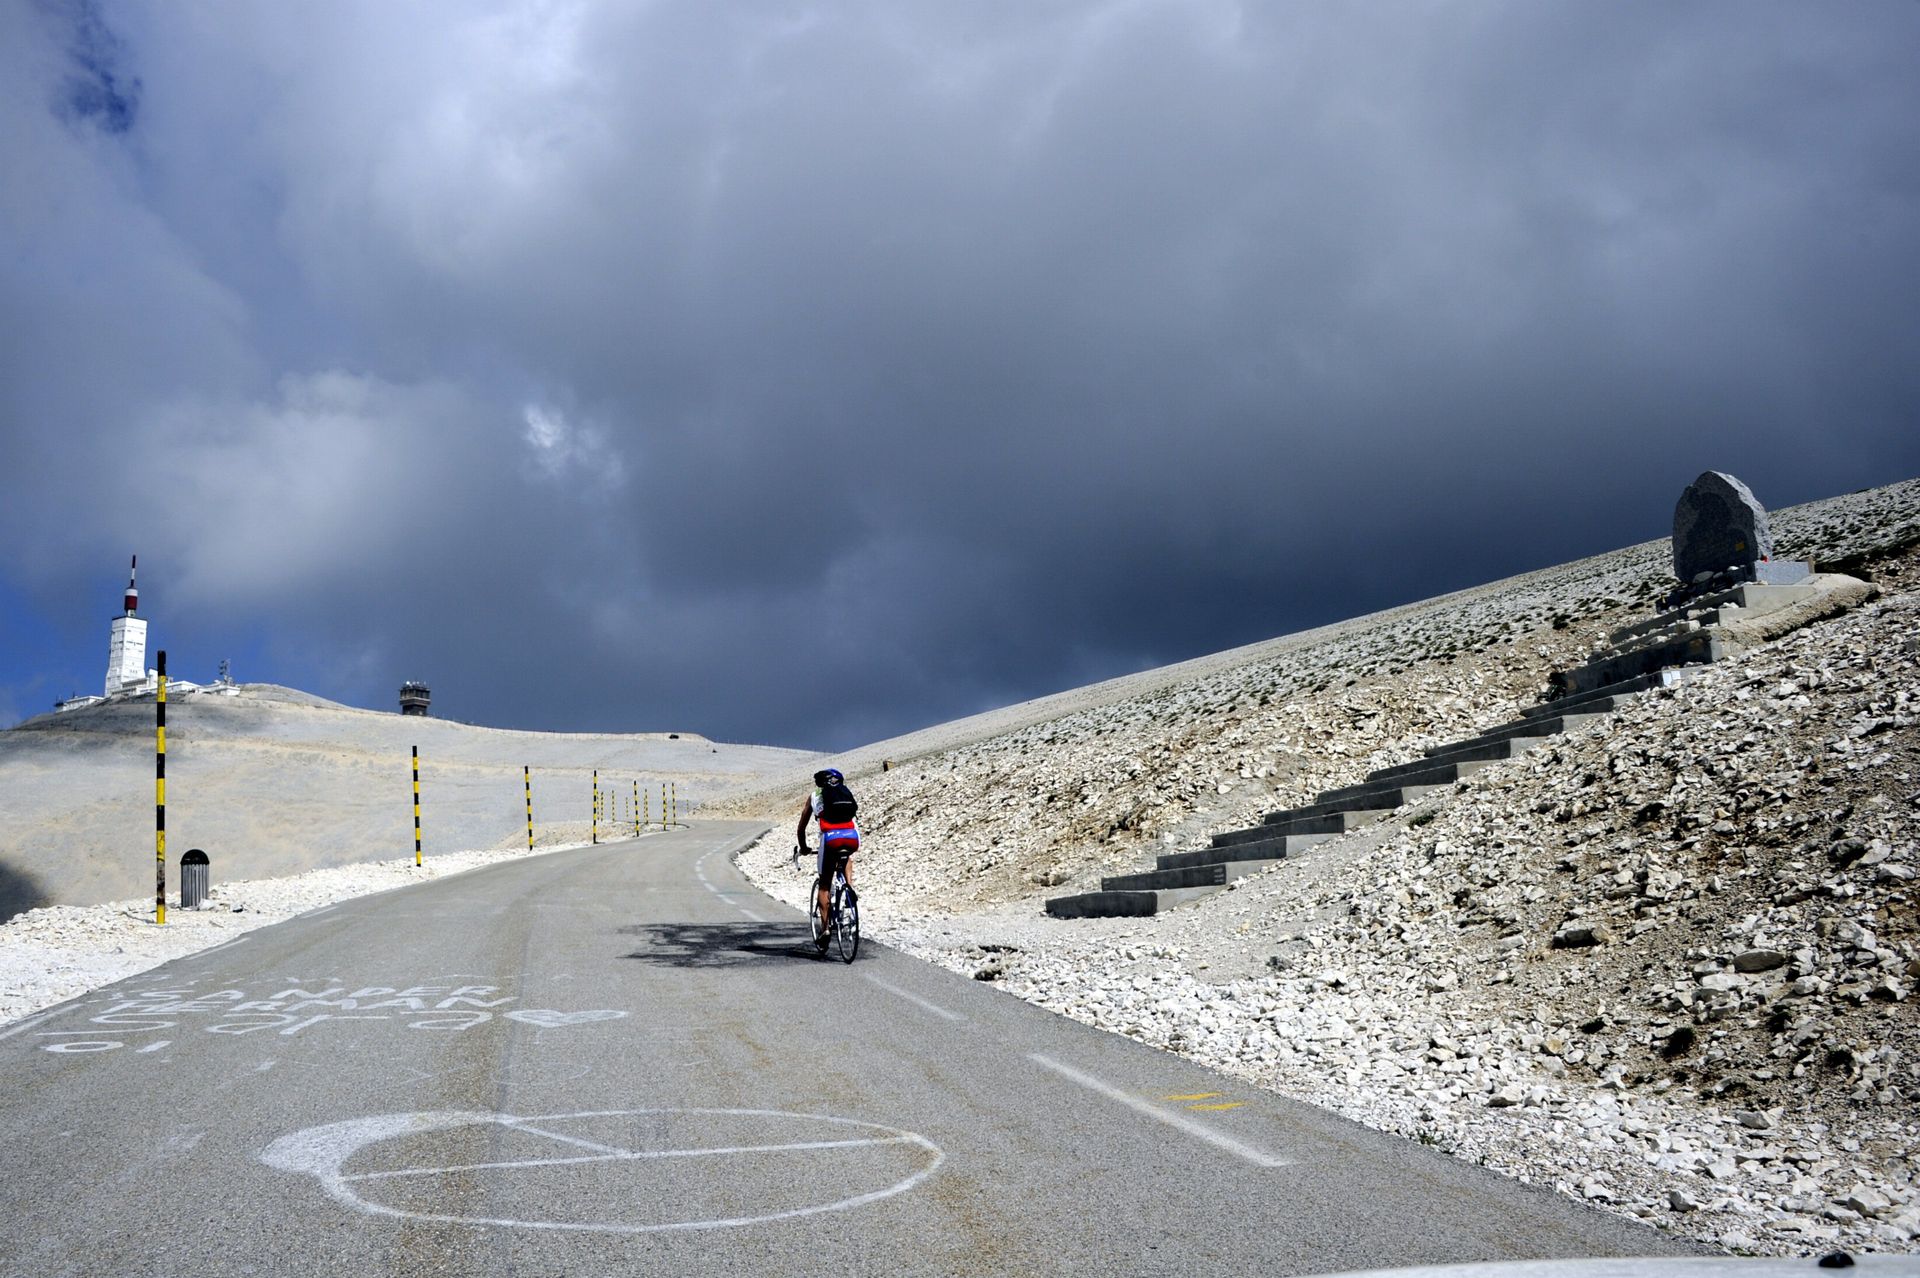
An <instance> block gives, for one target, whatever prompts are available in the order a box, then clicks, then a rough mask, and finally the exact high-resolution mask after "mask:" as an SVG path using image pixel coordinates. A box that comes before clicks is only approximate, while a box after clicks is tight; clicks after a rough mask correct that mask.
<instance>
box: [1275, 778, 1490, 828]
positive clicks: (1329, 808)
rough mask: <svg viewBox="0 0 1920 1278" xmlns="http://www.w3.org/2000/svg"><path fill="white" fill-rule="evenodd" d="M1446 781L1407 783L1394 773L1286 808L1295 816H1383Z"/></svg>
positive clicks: (1299, 817) (1443, 787)
mask: <svg viewBox="0 0 1920 1278" xmlns="http://www.w3.org/2000/svg"><path fill="white" fill-rule="evenodd" d="M1450 784H1452V778H1448V779H1447V780H1446V781H1439V782H1435V783H1433V784H1431V785H1422V784H1419V783H1417V782H1412V783H1410V782H1409V781H1408V780H1407V779H1406V778H1404V777H1395V778H1394V779H1393V780H1391V781H1362V782H1361V783H1360V784H1359V785H1350V786H1345V787H1343V788H1341V789H1338V790H1328V791H1326V792H1325V793H1324V794H1322V795H1321V796H1320V798H1319V799H1318V800H1316V801H1315V802H1313V803H1309V804H1307V805H1306V806H1305V807H1303V808H1293V809H1290V811H1291V812H1292V814H1293V818H1294V819H1295V820H1305V819H1307V818H1309V817H1317V816H1327V815H1329V814H1331V813H1334V812H1371V813H1373V814H1374V815H1375V816H1385V815H1386V814H1387V813H1389V812H1391V811H1393V810H1394V809H1395V808H1404V807H1405V806H1407V804H1409V803H1412V802H1413V801H1414V800H1416V799H1418V798H1420V797H1421V796H1422V795H1426V794H1430V793H1432V792H1433V791H1435V790H1441V789H1445V788H1446V787H1447V786H1448V785H1450Z"/></svg>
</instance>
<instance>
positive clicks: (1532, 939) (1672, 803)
mask: <svg viewBox="0 0 1920 1278" xmlns="http://www.w3.org/2000/svg"><path fill="white" fill-rule="evenodd" d="M1774 527H1775V533H1776V543H1777V549H1778V553H1779V554H1781V555H1782V556H1783V557H1784V556H1789V555H1792V556H1796V557H1800V558H1811V559H1814V560H1816V561H1820V562H1822V563H1823V564H1824V565H1832V566H1836V567H1839V568H1840V569H1842V570H1843V571H1848V572H1852V573H1854V574H1855V575H1859V576H1866V577H1870V578H1871V579H1873V580H1874V581H1875V583H1876V584H1877V585H1878V587H1879V588H1880V590H1881V592H1882V593H1881V597H1880V598H1879V599H1877V600H1875V601H1874V602H1872V603H1869V604H1867V605H1866V606H1864V607H1862V608H1859V609H1857V610H1856V611H1854V612H1853V613H1850V614H1847V615H1844V616H1841V617H1838V618H1834V619H1831V620H1827V621H1823V622H1818V623H1816V624H1814V625H1812V626H1809V627H1807V628H1806V629H1804V630H1801V631H1798V632H1795V633H1793V634H1791V635H1788V636H1786V637H1785V638H1782V639H1780V640H1778V641H1776V642H1773V643H1770V644H1766V645H1763V646H1761V647H1758V648H1755V649H1753V650H1750V651H1747V652H1743V653H1741V654H1739V655H1738V656H1736V657H1734V658H1733V659H1731V660H1728V661H1726V662H1724V663H1721V664H1718V665H1715V666H1712V667H1708V668H1706V669H1705V671H1704V672H1703V673H1701V674H1700V676H1699V677H1698V678H1697V679H1695V680H1694V681H1693V682H1691V683H1688V684H1686V685H1684V686H1682V687H1680V688H1677V689H1672V690H1667V691H1663V692H1660V693H1655V694H1650V695H1647V696H1644V697H1641V698H1639V699H1637V700H1636V701H1634V702H1632V703H1630V704H1629V705H1627V706H1626V707H1625V708H1623V709H1621V710H1620V711H1618V712H1616V713H1615V714H1614V715H1613V716H1612V717H1611V718H1609V719H1607V720H1605V721H1603V722H1601V723H1599V724H1597V725H1592V726H1588V727H1586V728H1583V729H1578V730H1576V731H1575V732H1573V733H1571V734H1569V735H1567V736H1565V737H1563V738H1558V739H1556V740H1555V741H1554V742H1553V743H1552V744H1550V745H1548V746H1545V747H1543V748H1541V749H1539V750H1537V751H1535V752H1534V753H1532V754H1530V755H1527V756H1525V757H1523V758H1520V759H1516V760H1513V761H1510V762H1507V763H1501V764H1497V765H1495V766H1492V767H1490V768H1488V769H1487V770H1486V771H1484V772H1481V773H1478V774H1477V775H1475V776H1474V777H1473V778H1471V779H1470V780H1469V781H1467V782H1464V783H1462V784H1460V785H1459V786H1456V787H1453V788H1451V789H1448V790H1445V791H1442V792H1439V793H1434V794H1430V795H1428V796H1427V797H1426V798H1424V799H1423V800H1421V801H1420V802H1419V803H1418V804H1416V805H1414V806H1413V807H1410V808H1406V809H1402V810H1401V811H1400V812H1398V813H1396V814H1394V815H1392V816H1390V817H1389V818H1387V819H1386V820H1384V821H1382V822H1381V823H1380V824H1378V825H1376V826H1373V827H1370V828H1367V829H1364V830H1362V831H1360V832H1358V833H1355V834H1351V835H1348V836H1346V837H1345V838H1342V839H1339V840H1336V841H1334V842H1330V843H1326V844H1322V845H1320V846H1319V847H1316V848H1311V849H1308V850H1307V852H1306V853H1305V854H1304V855H1302V856H1300V857H1299V858H1298V859H1295V860H1287V861H1284V862H1282V863H1281V864H1279V865H1277V866H1275V867H1273V868H1272V869H1270V870H1267V871H1265V872H1264V873H1261V874H1259V875H1257V876H1256V877H1253V878H1251V879H1248V880H1246V881H1244V882H1242V883H1241V884H1240V885H1239V886H1238V887H1237V888H1236V889H1235V890H1232V891H1229V892H1224V893H1220V894H1217V895H1215V896H1212V897H1208V898H1205V899H1203V900H1201V901H1199V902H1197V903H1195V904H1192V905H1190V906H1188V907H1186V908H1182V909H1177V910H1174V911H1172V912H1171V913H1168V914H1163V915H1159V916H1156V917H1154V918H1151V919H1100V920H1058V919H1052V918H1048V917H1046V916H1045V915H1043V914H1042V912H1041V908H1040V907H1041V904H1042V901H1043V899H1044V898H1045V897H1047V896H1051V895H1058V894H1060V893H1062V892H1066V891H1071V890H1075V889H1078V888H1082V887H1088V888H1090V887H1093V886H1096V885H1097V881H1098V879H1099V877H1100V875H1101V874H1103V873H1115V872H1119V871H1123V870H1133V869H1139V868H1144V867H1145V866H1146V865H1147V864H1148V863H1149V861H1150V858H1151V856H1152V855H1153V854H1154V853H1156V852H1161V851H1174V850H1181V849H1183V848H1189V847H1193V846H1196V845H1197V844H1199V843H1202V842H1204V836H1205V835H1207V834H1210V833H1212V832H1215V831H1219V830H1224V829H1232V828H1236V827H1241V826H1247V825H1250V824H1253V823H1254V822H1256V821H1257V820H1258V818H1259V815H1260V814H1261V813H1263V812H1265V811H1268V810H1272V809H1276V808H1281V807H1288V806H1293V805H1295V804H1298V803H1300V802H1303V801H1305V800H1307V799H1309V798H1311V796H1313V795H1314V794H1315V793H1316V792H1318V791H1320V790H1322V789H1325V788H1327V787H1331V786H1339V785H1344V784H1349V783H1352V782H1354V781H1357V780H1359V779H1360V777H1361V776H1362V775H1363V774H1364V773H1366V772H1367V771H1369V770H1371V769H1373V768H1376V767H1380V766H1383V765H1387V764H1393V763H1398V762H1402V761H1405V760H1408V759H1411V758H1414V757H1416V756H1417V755H1418V754H1419V752H1420V750H1421V749H1422V748H1423V747H1426V746H1430V745H1437V744H1440V743H1442V742H1445V741H1449V740H1455V739H1458V738H1460V737H1463V736H1466V735H1469V734H1470V733H1472V732H1474V731H1476V730H1479V729H1482V728H1486V727H1489V726H1492V725H1493V724H1494V723H1496V722H1498V721H1500V720H1503V719H1506V718H1509V717H1510V716H1511V715H1512V714H1513V713H1514V712H1515V711H1516V710H1517V709H1518V708H1519V707H1520V706H1522V705H1524V704H1530V703H1532V702H1534V701H1535V700H1537V699H1538V697H1539V695H1540V693H1541V691H1542V690H1543V688H1544V685H1545V682H1546V679H1547V676H1548V674H1549V673H1550V672H1552V671H1553V670H1554V669H1556V668H1564V667H1568V666H1571V665H1574V664H1577V663H1578V662H1579V661H1580V660H1581V659H1582V658H1583V657H1584V655H1585V654H1586V652H1587V651H1588V650H1589V648H1590V647H1591V646H1592V645H1593V644H1594V643H1595V641H1596V640H1597V639H1598V638H1599V637H1601V636H1603V635H1604V634H1605V633H1606V632H1607V631H1609V630H1610V629H1612V628H1613V627H1615V626H1619V625H1622V624H1625V623H1627V622H1630V621H1634V620H1637V619H1639V618H1640V617H1642V616H1644V615H1646V614H1647V613H1648V612H1650V611H1651V604H1652V601H1653V600H1654V598H1655V597H1657V596H1658V595H1659V594H1661V593H1662V592H1664V591H1665V589H1666V588H1667V586H1668V584H1669V582H1668V580H1667V578H1666V572H1667V564H1668V560H1667V550H1666V543H1665V542H1664V541H1663V542H1654V543H1648V544H1646V545H1644V546H1637V547H1632V548H1629V549H1627V550H1623V551H1618V552H1615V553H1613V554H1611V555H1603V556H1598V557H1596V558H1594V559H1589V560H1585V561H1582V562H1581V563H1578V564H1573V565H1568V566H1566V567H1563V568H1557V569H1550V570H1546V571H1543V572H1539V573H1532V574H1527V575H1526V576H1523V577H1518V578H1514V579H1512V580H1510V581H1507V582H1502V583H1496V584H1495V585H1493V586H1488V587H1483V588H1481V589H1479V590H1475V591H1465V592H1461V593H1459V594H1456V595H1452V596H1448V597H1446V598H1443V599H1438V600H1432V601H1428V602H1426V603H1424V604H1418V605H1410V606H1408V607H1406V608H1401V609H1395V610H1393V611H1392V612H1389V613H1383V614H1377V615H1375V616H1372V617H1366V618H1359V619H1356V620H1355V621H1352V622H1349V623H1346V624H1345V625H1344V626H1338V627H1328V628H1325V629H1323V630H1320V631H1315V632H1311V633H1309V634H1305V635H1299V636H1291V637H1288V638H1286V639H1280V640H1274V641H1272V642H1270V643H1268V644H1262V645H1255V646H1254V647H1252V648H1244V649H1239V650H1236V651H1235V652H1233V653H1223V654H1220V655H1219V656H1218V657H1215V658H1209V659H1206V660H1203V661H1200V662H1190V663H1186V665H1185V666H1182V667H1170V668H1169V669H1168V670H1165V671H1156V672H1151V673H1150V674H1149V675H1142V676H1136V677H1134V679H1133V680H1131V681H1115V682H1114V683H1112V684H1107V685H1102V686H1101V687H1100V688H1098V689H1092V690H1087V691H1086V692H1085V693H1082V694H1073V693H1070V694H1062V695H1061V696H1058V697H1054V698H1048V699H1046V700H1045V701H1044V702H1036V703H1030V704H1029V705H1027V706H1021V707H1014V708H1012V709H1010V710H1009V711H1005V712H1001V713H1000V714H999V715H997V716H978V717H976V718H975V719H972V720H967V721H963V722H962V723H960V724H956V725H948V726H947V727H944V728H939V729H929V730H928V731H926V732H924V733H920V734H915V736H914V737H912V738H907V739H903V740H902V741H900V742H888V743H882V744H881V745H878V746H875V747H870V748H868V749H867V750H863V751H858V752H855V753H854V755H853V756H851V757H852V758H853V759H855V760H856V761H872V760H877V759H880V758H891V759H895V760H899V761H900V762H898V763H897V765H896V766H895V767H893V768H892V769H890V770H888V771H885V772H879V771H873V770H861V769H855V775H854V786H855V789H856V790H857V791H858V793H859V794H860V796H861V800H862V816H863V821H862V824H863V830H864V831H865V833H866V835H867V838H866V846H865V848H864V849H863V853H862V857H861V865H860V868H859V878H860V882H861V884H862V900H863V903H864V905H865V908H864V910H863V915H864V918H865V921H866V924H867V926H868V928H869V930H871V931H873V932H874V934H875V935H877V936H879V937H880V938H881V939H883V940H890V941H893V942H895V943H898V944H902V945H905V946H907V947H908V948H911V949H914V950H915V951H917V952H919V953H922V954H923V955H926V956H927V957H930V958H933V959H935V960H936V961H940V962H943V963H945V964H947V965H949V966H952V967H954V968H956V969H958V970H962V971H968V972H972V973H974V974H975V975H977V976H978V977H979V978H980V979H983V980H995V981H998V982H1001V983H1002V984H1003V987H1004V988H1007V989H1009V990H1010V991H1011V992H1014V993H1017V994H1019V995H1021V996H1022V997H1026V998H1030V999H1034V1000H1036V1001H1039V1002H1041V1003H1044V1004H1045V1005H1047V1006H1050V1007H1053V1008H1055V1009H1056V1010H1059V1011H1061V1012H1063V1013H1064V1014H1067V1015H1070V1016H1074V1017H1076V1018H1079V1019H1083V1020H1086V1021H1089V1022H1090V1023H1093V1024H1097V1025H1101V1026H1104V1027H1106V1028H1110V1029H1113V1030H1115V1031H1117V1032H1121V1033H1126V1034H1130V1035H1133V1036H1135V1037H1138V1038H1141V1039H1143V1040H1144V1041H1147V1042H1151V1043H1154V1044H1156V1045H1158V1046H1162V1047H1165V1048H1168V1049H1169V1050H1174V1051H1178V1052H1182V1053H1185V1054H1188V1055H1192V1056H1195V1057H1197V1058H1199V1059H1203V1060H1206V1061H1208V1062H1210V1063H1214V1064H1217V1065H1219V1066H1221V1067H1222V1068H1225V1069H1227V1070H1228V1071H1230V1072H1233V1073H1236V1074H1239V1075H1241V1076H1243V1077H1245V1078H1247V1079H1249V1080H1250V1081H1252V1082H1255V1083H1258V1084H1260V1085H1263V1086H1267V1087H1272V1088H1274V1089H1276V1090H1279V1091H1283V1092H1286V1093H1288V1094H1290V1095H1296V1096H1300V1097H1303V1098H1305V1099H1309V1100H1313V1101H1315V1102H1317V1103H1320V1104H1324V1105H1328V1106H1329V1107H1331V1108H1334V1109H1337V1110H1340V1111H1341V1112H1344V1113H1347V1114H1349V1115H1351V1116H1354V1117H1357V1118H1360V1119H1362V1120H1363V1121H1366V1122H1369V1123H1373V1124H1375V1125H1378V1126H1383V1127H1386V1128H1388V1129H1390V1130H1395V1131H1399V1132H1402V1133H1404V1134H1406V1135H1408V1136H1411V1137H1416V1138H1418V1139H1422V1140H1425V1141H1429V1142H1438V1143H1443V1144H1446V1145H1448V1146H1450V1147H1452V1148H1454V1149H1455V1150H1456V1151H1457V1152H1459V1153H1460V1154H1462V1155H1463V1156H1470V1157H1473V1158H1476V1159H1478V1160H1480V1161H1483V1162H1486V1163H1488V1164H1490V1165H1493V1166H1496V1167H1500V1168H1502V1169H1504V1170H1507V1171H1509V1172H1511V1173H1513V1174H1516V1175H1520V1176H1524V1177H1527V1178H1530V1179H1536V1180H1541V1181H1545V1182H1548V1183H1552V1184H1556V1185H1558V1186H1559V1187H1560V1188H1562V1189H1563V1190H1564V1191H1565V1192H1569V1193H1574V1194H1579V1195H1581V1196H1583V1197H1586V1198H1590V1199H1592V1200H1594V1201H1597V1202H1601V1203H1605V1204H1610V1205H1612V1206H1614V1207H1615V1208H1616V1209H1618V1210H1622V1211H1629V1212H1632V1213H1633V1214H1635V1215H1639V1216H1643V1217H1647V1218H1650V1219H1653V1220H1656V1221H1658V1222H1660V1223H1662V1224H1664V1225H1666V1226H1668V1227H1671V1228H1675V1229H1678V1230H1682V1231H1685V1232H1688V1233H1690V1234H1693V1235H1695V1236H1697V1237H1701V1238H1704V1239H1708V1240H1712V1241H1715V1242H1718V1243H1720V1244H1722V1245H1726V1246H1731V1247H1738V1248H1744V1249H1752V1250H1761V1251H1781V1252H1790V1251H1795V1250H1801V1249H1804V1248H1806V1247H1808V1246H1816V1245H1824V1244H1826V1243H1828V1242H1831V1241H1839V1242H1843V1243H1845V1244H1847V1245H1850V1246H1855V1247H1865V1248H1879V1249H1889V1248H1891V1249H1898V1250H1911V1249H1912V1248H1913V1247H1914V1245H1915V1243H1916V1240H1920V1190H1916V1185H1915V1181H1916V1172H1917V1171H1920V1168H1916V1164H1915V1162H1914V1161H1913V1160H1914V1158H1915V1154H1914V1151H1915V1150H1916V1149H1917V1148H1920V1123H1916V1120H1915V1117H1914V1116H1915V1114H1916V1113H1917V1112H1920V998H1916V997H1914V990H1915V988H1916V985H1917V984H1920V920H1917V919H1916V906H1915V900H1916V893H1915V888H1914V884H1913V879H1914V875H1915V874H1916V872H1920V842H1917V838H1916V836H1917V834H1920V739H1917V738H1920V734H1917V733H1916V726H1917V725H1920V643H1917V642H1916V639H1915V635H1916V633H1920V550H1916V542H1917V541H1920V482H1908V483H1904V484H1900V485H1895V486H1893V487H1890V488H1884V489H1878V490H1873V491H1870V492H1865V493H1857V494H1852V495H1849V496H1847V497H1842V498H1836V499H1833V500H1830V501H1826V502H1818V503H1812V504H1810V505H1808V506H1802V507H1797V508H1793V509H1789V510H1783V511H1778V512H1775V513H1774ZM903 746H911V747H913V748H914V749H916V750H918V751H920V753H918V754H917V755H913V756H909V755H908V751H907V750H906V749H904V748H903ZM870 766H871V765H869V767H870ZM787 797H789V796H783V797H782V799H781V801H780V802H779V805H778V807H775V806H774V805H773V804H772V803H770V802H769V803H766V804H763V805H762V806H763V807H764V809H765V810H766V811H767V813H768V815H770V816H774V815H777V816H779V817H781V818H782V820H781V822H780V824H779V825H778V826H776V829H775V831H774V833H773V834H772V835H770V836H769V837H768V838H767V839H766V840H764V841H763V842H762V844H761V845H760V846H759V847H758V848H755V849H752V850H750V851H749V852H748V853H746V854H745V855H744V856H743V865H744V866H745V867H746V868H747V869H748V870H749V871H750V872H751V873H753V874H755V875H756V877H757V878H758V879H759V881H761V882H762V883H763V884H765V885H767V886H768V887H769V889H770V890H772V891H774V892H776V894H780V895H783V896H788V897H790V898H792V899H796V900H797V899H798V888H799V884H800V881H799V880H798V879H797V877H796V876H794V875H793V874H792V872H791V870H790V868H789V867H788V866H787V864H786V862H785V860H784V857H783V855H782V853H783V852H784V849H785V847H786V845H787V844H788V843H790V841H791V825H790V822H791V817H790V815H788V811H787V809H788V806H789V805H788V803H787V801H786V800H787ZM736 802H741V800H736ZM1060 885H1066V886H1060Z"/></svg>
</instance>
